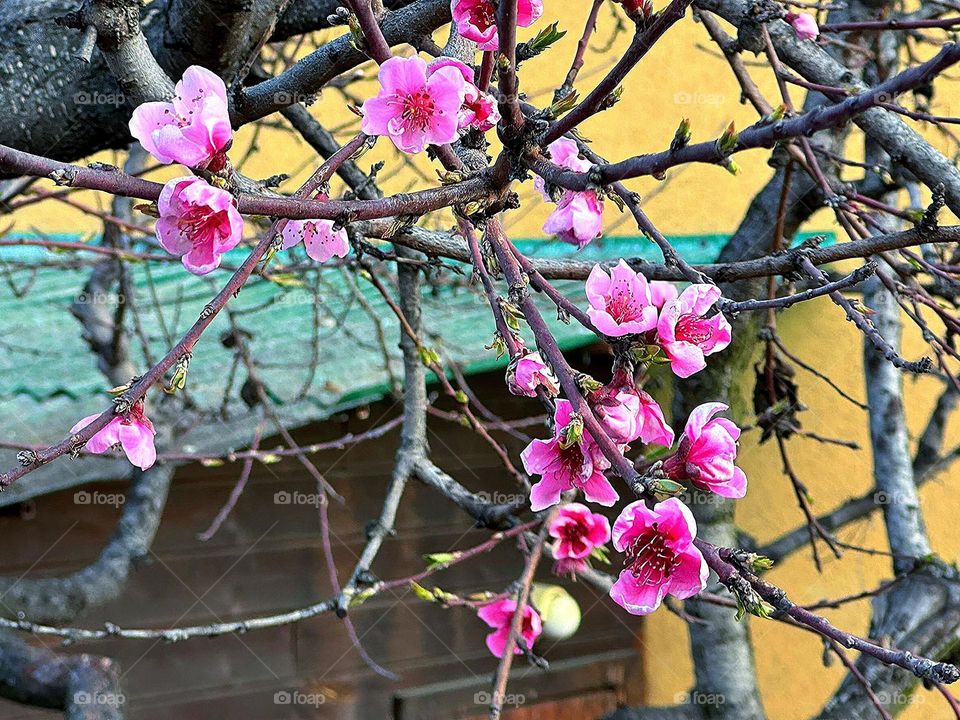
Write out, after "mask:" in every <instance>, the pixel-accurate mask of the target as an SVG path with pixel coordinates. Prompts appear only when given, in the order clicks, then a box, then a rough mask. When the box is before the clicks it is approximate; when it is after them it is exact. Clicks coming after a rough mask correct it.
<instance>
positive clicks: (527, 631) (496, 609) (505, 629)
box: [477, 598, 543, 658]
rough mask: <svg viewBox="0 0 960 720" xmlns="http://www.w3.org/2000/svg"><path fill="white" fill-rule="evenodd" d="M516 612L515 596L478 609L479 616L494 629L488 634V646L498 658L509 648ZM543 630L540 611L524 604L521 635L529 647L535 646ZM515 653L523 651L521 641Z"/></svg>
mask: <svg viewBox="0 0 960 720" xmlns="http://www.w3.org/2000/svg"><path fill="white" fill-rule="evenodd" d="M516 612H517V601H516V600H514V599H513V598H503V599H501V600H494V601H493V602H492V603H489V604H487V605H484V606H483V607H481V608H480V609H479V610H477V617H479V618H480V619H481V620H483V621H484V622H485V623H486V624H487V625H488V626H489V627H492V628H493V629H494V630H493V632H492V633H490V634H489V635H487V647H488V648H489V649H490V652H492V653H493V654H494V655H495V656H497V657H498V658H502V657H503V653H504V652H505V651H506V649H507V639H508V638H509V637H510V626H511V624H513V616H514V615H515V614H516ZM541 632H543V624H542V623H541V622H540V615H539V613H537V611H536V610H534V609H533V608H532V607H530V606H529V605H524V606H523V620H522V622H521V624H520V637H521V638H523V642H524V644H525V645H526V646H527V648H528V649H529V648H532V647H533V644H534V643H535V642H536V641H537V638H538V637H540V633H541ZM513 653H514V654H515V655H520V654H521V653H523V649H521V648H520V646H519V643H518V644H517V645H516V646H514V648H513Z"/></svg>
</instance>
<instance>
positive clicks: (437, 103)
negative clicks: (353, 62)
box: [360, 56, 467, 153]
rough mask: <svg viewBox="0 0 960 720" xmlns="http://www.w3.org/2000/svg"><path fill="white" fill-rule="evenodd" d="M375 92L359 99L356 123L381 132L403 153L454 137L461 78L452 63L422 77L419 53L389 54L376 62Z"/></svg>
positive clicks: (371, 131)
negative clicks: (360, 118) (360, 117)
mask: <svg viewBox="0 0 960 720" xmlns="http://www.w3.org/2000/svg"><path fill="white" fill-rule="evenodd" d="M379 78H380V92H379V93H378V94H377V96H376V97H372V98H369V99H368V100H367V101H366V102H364V103H363V122H361V124H360V128H361V129H362V130H363V132H365V133H366V134H367V135H387V136H389V137H390V139H391V140H392V141H393V144H394V145H396V146H397V148H398V149H399V150H402V151H403V152H405V153H418V152H421V151H422V150H423V149H424V148H425V147H426V146H427V145H431V144H433V145H443V144H445V143H449V142H453V141H454V140H456V139H457V127H458V125H459V115H460V107H461V106H462V105H463V100H464V97H465V95H466V90H467V88H466V83H465V82H464V79H463V75H462V74H461V72H460V70H458V69H457V68H456V67H452V66H445V67H440V68H437V69H436V70H435V71H434V72H433V73H432V74H431V75H430V77H429V78H428V77H427V63H426V62H424V60H423V59H422V58H420V57H416V56H414V57H409V58H403V57H393V58H390V59H389V60H387V61H386V62H385V63H383V65H381V66H380V74H379Z"/></svg>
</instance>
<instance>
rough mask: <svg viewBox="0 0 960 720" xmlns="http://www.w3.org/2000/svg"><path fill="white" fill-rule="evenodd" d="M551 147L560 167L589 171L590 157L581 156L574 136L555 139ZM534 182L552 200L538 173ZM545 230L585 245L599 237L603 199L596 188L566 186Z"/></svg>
mask: <svg viewBox="0 0 960 720" xmlns="http://www.w3.org/2000/svg"><path fill="white" fill-rule="evenodd" d="M548 149H549V151H550V159H551V160H552V161H553V162H554V164H556V165H559V166H560V167H563V168H566V169H567V170H573V171H575V172H586V171H587V170H589V169H590V165H591V163H590V161H589V160H585V159H584V158H582V157H580V151H579V150H578V149H577V144H576V143H575V142H574V141H573V140H568V139H567V138H560V139H559V140H554V141H553V142H552V143H550V146H549V148H548ZM533 184H534V186H535V187H536V188H537V190H539V191H540V194H541V195H542V196H543V199H544V200H546V201H547V202H552V201H553V197H552V196H551V193H550V191H549V190H548V188H547V185H546V183H545V182H544V180H543V178H541V177H536V178H535V179H534V181H533ZM543 231H544V232H545V233H547V234H548V235H555V236H556V237H557V239H558V240H562V241H563V242H566V243H570V244H571V245H576V246H577V247H578V248H583V246H584V245H586V244H588V243H589V242H590V241H591V240H593V239H594V238H598V237H600V234H601V232H602V231H603V201H602V200H600V199H599V198H598V197H597V193H595V192H594V191H593V190H584V191H583V192H575V191H573V190H563V191H561V192H560V193H559V199H558V200H557V207H556V209H555V210H554V211H553V212H551V213H550V215H549V216H548V217H547V221H546V222H545V223H544V224H543Z"/></svg>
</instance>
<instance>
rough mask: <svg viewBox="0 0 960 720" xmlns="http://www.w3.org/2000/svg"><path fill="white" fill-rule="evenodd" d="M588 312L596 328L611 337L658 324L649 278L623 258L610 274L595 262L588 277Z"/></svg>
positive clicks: (649, 328) (650, 327)
mask: <svg viewBox="0 0 960 720" xmlns="http://www.w3.org/2000/svg"><path fill="white" fill-rule="evenodd" d="M586 291H587V300H588V301H589V302H590V308H589V309H588V310H587V315H589V316H590V319H591V320H592V321H593V324H594V325H595V326H596V328H597V330H599V331H600V332H602V333H603V334H604V335H607V336H609V337H622V336H624V335H633V334H636V333H643V332H646V331H647V330H652V329H653V328H655V327H656V326H657V308H656V307H655V306H654V304H653V303H652V302H651V300H650V289H649V287H648V286H647V279H646V278H645V277H644V276H643V275H641V274H640V273H637V272H635V271H634V270H633V269H631V268H630V266H629V265H627V263H626V262H624V261H623V260H621V261H620V262H619V263H617V264H616V265H615V266H614V267H613V268H611V269H610V274H609V275H607V273H606V271H605V270H604V269H603V268H602V267H600V265H594V266H593V270H591V271H590V275H589V277H587V285H586Z"/></svg>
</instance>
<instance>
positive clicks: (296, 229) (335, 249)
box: [281, 220, 350, 262]
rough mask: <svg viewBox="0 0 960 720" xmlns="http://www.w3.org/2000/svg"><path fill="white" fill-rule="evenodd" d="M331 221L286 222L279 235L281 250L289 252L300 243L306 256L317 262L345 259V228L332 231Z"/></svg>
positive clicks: (348, 246)
mask: <svg viewBox="0 0 960 720" xmlns="http://www.w3.org/2000/svg"><path fill="white" fill-rule="evenodd" d="M333 227H334V222H333V220H288V221H287V224H286V225H285V226H284V228H283V232H282V233H281V235H282V237H283V249H284V250H289V249H290V248H292V247H294V246H295V245H297V244H298V243H300V242H302V243H303V245H304V248H306V251H307V255H309V256H310V257H311V258H312V259H314V260H316V261H317V262H326V261H327V260H329V259H330V258H332V257H341V258H342V257H346V255H347V253H348V252H350V240H349V239H348V238H347V231H346V229H345V228H340V229H339V230H336V231H335V230H334V229H333Z"/></svg>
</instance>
